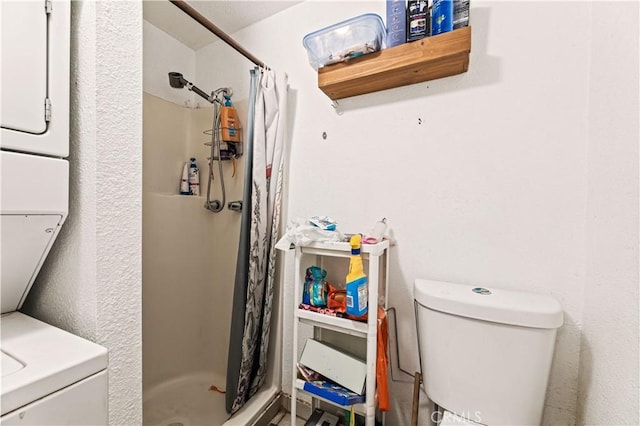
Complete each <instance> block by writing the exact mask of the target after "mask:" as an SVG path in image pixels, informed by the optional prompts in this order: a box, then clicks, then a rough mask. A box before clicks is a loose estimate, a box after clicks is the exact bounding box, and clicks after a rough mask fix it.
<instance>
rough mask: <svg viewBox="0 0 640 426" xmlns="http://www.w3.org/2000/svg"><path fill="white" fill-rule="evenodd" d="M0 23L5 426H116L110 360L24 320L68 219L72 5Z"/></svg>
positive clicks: (1, 8)
mask: <svg viewBox="0 0 640 426" xmlns="http://www.w3.org/2000/svg"><path fill="white" fill-rule="evenodd" d="M0 20H1V24H2V27H1V37H2V38H1V43H2V47H1V52H2V62H1V67H2V77H1V79H2V82H1V86H0V97H1V102H2V106H1V109H0V121H1V124H2V134H1V139H0V148H1V157H0V176H1V180H0V187H1V189H0V190H1V193H0V210H1V223H0V237H1V245H0V255H1V260H0V262H1V263H0V288H1V299H0V300H1V305H2V317H0V326H1V334H0V350H1V352H0V354H1V356H2V370H1V371H2V378H1V381H0V391H1V401H0V406H1V410H2V413H1V418H0V423H1V424H3V425H14V424H15V425H95V424H106V423H107V350H106V349H105V348H103V347H101V346H99V345H97V344H95V343H92V342H89V341H87V340H85V339H82V338H80V337H78V336H75V335H73V334H70V333H68V332H66V331H63V330H61V329H59V328H56V327H53V326H51V325H49V324H46V323H44V322H41V321H39V320H36V319H34V318H31V317H29V316H27V315H25V314H23V313H21V312H19V309H20V308H21V306H22V304H23V303H24V301H25V299H26V297H27V294H28V292H29V289H30V288H31V286H32V284H33V282H34V280H35V278H36V276H37V274H38V271H39V270H40V268H41V266H42V264H43V262H44V260H45V258H46V257H47V254H48V253H49V251H50V250H51V248H52V246H53V243H54V241H55V239H56V237H57V236H58V233H59V231H60V228H61V227H62V224H63V223H64V221H65V219H66V217H67V213H68V202H69V163H68V161H67V160H66V159H65V158H66V157H67V156H68V154H69V64H70V61H69V57H70V56H69V55H70V4H69V1H68V0H65V1H48V0H41V1H20V0H17V1H5V0H3V1H1V2H0ZM54 250H55V247H54Z"/></svg>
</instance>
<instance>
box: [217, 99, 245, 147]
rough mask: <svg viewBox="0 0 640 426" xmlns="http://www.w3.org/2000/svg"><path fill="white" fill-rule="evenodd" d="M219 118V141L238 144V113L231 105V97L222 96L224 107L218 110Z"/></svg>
mask: <svg viewBox="0 0 640 426" xmlns="http://www.w3.org/2000/svg"><path fill="white" fill-rule="evenodd" d="M220 117H221V119H220V123H221V124H220V125H221V126H222V129H221V130H222V132H221V133H222V138H221V139H222V140H223V141H225V142H240V131H239V129H240V120H239V119H238V111H236V109H235V108H234V107H233V104H232V103H231V96H228V95H224V105H223V106H222V107H221V108H220Z"/></svg>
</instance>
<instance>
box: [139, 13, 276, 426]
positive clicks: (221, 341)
mask: <svg viewBox="0 0 640 426" xmlns="http://www.w3.org/2000/svg"><path fill="white" fill-rule="evenodd" d="M194 25H197V23H195V22H194ZM169 37H170V36H169V35H167V34H166V33H163V32H160V31H159V30H158V29H157V28H155V27H153V26H152V25H151V24H149V23H148V22H145V33H144V42H145V45H144V48H145V62H144V70H145V74H144V75H145V79H146V78H147V76H150V77H148V79H149V82H147V81H145V85H144V86H145V93H144V97H143V224H142V229H143V247H142V257H143V259H142V269H143V297H142V299H143V307H142V317H143V318H142V326H143V393H144V401H143V410H144V424H145V425H149V426H188V425H203V424H209V425H218V424H220V425H221V424H225V422H227V423H226V424H230V425H231V424H233V425H249V424H252V423H253V422H254V421H256V419H258V418H259V417H260V416H261V415H263V414H264V413H265V412H266V410H268V409H269V407H272V408H273V409H277V407H278V406H279V400H278V398H279V394H280V377H281V353H280V351H281V348H280V347H279V346H278V344H277V343H276V342H281V341H282V338H281V332H282V330H281V326H280V324H281V320H282V315H281V304H280V293H281V292H280V289H279V288H278V286H277V281H276V285H275V287H274V289H273V314H272V316H271V319H270V323H271V339H270V340H271V342H272V344H270V345H269V349H268V360H269V362H268V364H267V371H266V375H265V379H264V384H263V385H262V386H261V387H260V388H259V390H258V391H257V393H256V394H255V395H253V396H252V397H251V398H250V399H249V401H248V402H247V403H246V404H245V405H244V406H243V407H242V408H241V409H240V410H239V411H237V412H235V413H234V414H233V416H230V414H229V413H228V412H227V409H226V408H225V394H224V393H223V392H225V391H229V389H226V385H227V374H228V371H227V365H228V361H229V346H230V330H231V327H232V317H233V315H234V313H233V309H232V306H233V303H234V283H235V280H236V264H237V258H238V245H239V239H240V236H241V235H240V234H241V220H242V212H239V211H238V207H239V204H238V203H237V201H239V200H242V199H243V186H244V184H245V182H244V180H245V179H244V176H245V171H246V170H245V160H246V157H247V155H246V154H247V153H246V152H245V153H244V155H237V156H235V157H234V159H233V160H234V161H230V160H229V161H226V160H223V158H224V157H223V156H221V155H220V152H219V148H218V149H217V150H216V142H215V137H213V138H212V134H211V133H212V132H211V131H212V127H213V128H214V129H215V127H216V116H217V115H219V114H218V112H219V110H218V108H217V105H216V101H214V98H215V97H217V96H218V95H222V94H223V93H226V94H227V95H231V94H233V97H232V100H233V105H234V106H235V108H236V109H237V111H238V115H239V117H240V120H241V125H243V126H244V125H246V123H245V121H246V119H247V118H246V117H247V113H248V111H249V110H250V105H249V104H250V101H249V92H250V79H249V70H250V68H251V67H252V64H251V63H249V62H247V61H246V60H242V59H240V60H238V59H237V58H236V59H235V63H240V64H244V65H243V66H242V68H238V69H228V70H227V71H226V72H221V73H209V72H208V70H207V73H206V74H204V75H202V74H198V73H197V72H195V71H196V68H197V67H196V66H194V65H193V64H195V63H196V57H198V61H199V62H200V63H202V62H203V61H206V58H207V57H209V56H210V55H212V53H211V52H216V55H220V54H224V55H227V57H228V55H229V52H230V50H229V49H228V47H227V46H212V47H207V48H205V49H203V50H204V52H203V53H200V52H195V53H194V52H189V51H186V50H185V47H184V46H181V45H179V44H177V43H175V41H174V40H171V39H170V38H169ZM217 44H221V43H219V42H218V43H217ZM147 51H148V52H147ZM159 52H161V53H159ZM185 52H186V53H185ZM222 52H224V53H222ZM231 54H232V55H234V54H235V55H236V56H237V53H235V52H231ZM167 55H168V56H169V57H167ZM171 55H173V56H171ZM185 55H186V57H188V58H192V64H191V65H189V64H188V63H187V64H185V63H183V62H182V58H184V57H185ZM198 55H199V56H198ZM202 58H204V59H202ZM227 62H228V63H234V60H233V59H230V60H228V61H227ZM176 67H180V68H176ZM212 67H213V64H212ZM200 68H205V69H206V66H205V65H200ZM184 69H186V70H187V71H188V72H190V73H191V74H188V73H187V72H186V71H185V73H184V75H182V74H180V73H178V72H176V71H183V70H184ZM168 73H171V74H169V80H167V75H168ZM156 74H158V75H156ZM159 75H162V79H161V78H160V76H159ZM212 75H213V76H212ZM152 80H153V81H152ZM189 80H191V81H194V82H197V83H198V86H200V87H205V88H209V87H211V88H213V87H223V88H224V89H219V90H213V91H212V92H211V93H210V94H209V93H207V92H206V91H205V90H202V89H199V87H198V86H195V85H194V84H193V83H191V82H190V81H189ZM201 81H204V82H205V83H204V84H201V83H200V82H201ZM181 88H183V90H176V89H181ZM187 89H188V90H189V91H188V90H187ZM171 90H173V92H171ZM176 92H179V93H178V94H177V95H176V94H175V93H176ZM192 92H193V93H195V94H197V95H198V96H196V97H194V96H193V95H192V94H191V93H192ZM167 94H168V95H167ZM172 96H173V98H171V97H172ZM177 96H180V97H181V98H179V97H177ZM189 96H191V97H189ZM202 98H204V99H205V100H208V102H205V101H204V100H203V99H202ZM207 98H209V99H207ZM185 99H186V100H185ZM213 134H214V136H215V130H213ZM242 136H243V137H242V139H243V140H242V144H243V146H246V143H247V141H246V140H245V139H246V132H244V131H243V132H242ZM192 157H193V158H196V162H197V164H198V166H199V169H200V186H201V192H200V195H199V196H196V195H179V187H180V179H181V174H182V167H183V165H184V163H185V162H186V161H188V159H189V158H192ZM208 162H210V164H211V167H209V166H208ZM211 178H212V179H211ZM209 182H210V191H209V193H210V196H209V197H208V196H207V185H208V183H209ZM223 185H224V193H223V189H222V188H223ZM230 203H232V207H233V208H229V204H230ZM236 316H237V312H236ZM234 356H235V355H234ZM227 407H228V402H227Z"/></svg>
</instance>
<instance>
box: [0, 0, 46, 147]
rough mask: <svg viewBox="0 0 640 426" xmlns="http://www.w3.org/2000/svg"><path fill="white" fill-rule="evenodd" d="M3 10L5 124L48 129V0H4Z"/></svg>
mask: <svg viewBox="0 0 640 426" xmlns="http://www.w3.org/2000/svg"><path fill="white" fill-rule="evenodd" d="M1 13H2V86H0V87H1V88H2V89H1V90H2V127H4V128H6V129H13V130H17V131H21V132H27V133H34V134H40V133H44V132H45V131H46V130H47V122H46V121H45V100H46V99H47V15H46V11H45V8H44V1H41V2H36V1H3V2H2V9H1ZM5 58H6V59H7V60H5Z"/></svg>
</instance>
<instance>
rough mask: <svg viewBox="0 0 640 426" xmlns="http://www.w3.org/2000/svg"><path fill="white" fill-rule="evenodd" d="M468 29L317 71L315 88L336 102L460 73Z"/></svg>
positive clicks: (468, 43)
mask: <svg viewBox="0 0 640 426" xmlns="http://www.w3.org/2000/svg"><path fill="white" fill-rule="evenodd" d="M469 52H471V27H464V28H459V29H457V30H454V31H451V32H448V33H444V34H440V35H437V36H433V37H426V38H423V39H422V40H418V41H414V42H411V43H405V44H401V45H400V46H396V47H392V48H390V49H384V50H381V51H380V52H376V53H371V54H369V55H365V56H362V57H360V58H356V59H352V60H350V61H348V62H342V63H338V64H333V65H329V66H326V67H322V68H320V69H319V70H318V87H319V88H320V90H322V91H323V92H324V93H325V94H326V95H327V96H328V97H329V98H330V99H332V100H337V99H343V98H348V97H350V96H356V95H363V94H365V93H371V92H377V91H379V90H385V89H391V88H393V87H399V86H406V85H408V84H415V83H421V82H424V81H429V80H435V79H438V78H442V77H448V76H451V75H456V74H462V73H463V72H466V71H467V69H468V68H469Z"/></svg>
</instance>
